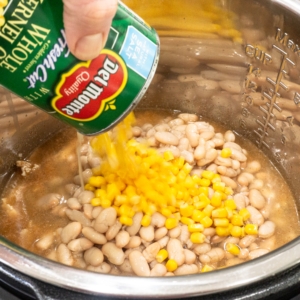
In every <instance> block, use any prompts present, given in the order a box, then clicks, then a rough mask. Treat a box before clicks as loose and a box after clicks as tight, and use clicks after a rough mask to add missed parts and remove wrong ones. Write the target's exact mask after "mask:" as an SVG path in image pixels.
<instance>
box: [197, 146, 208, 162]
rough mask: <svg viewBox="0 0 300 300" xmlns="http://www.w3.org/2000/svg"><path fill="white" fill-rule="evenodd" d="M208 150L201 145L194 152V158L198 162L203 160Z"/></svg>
mask: <svg viewBox="0 0 300 300" xmlns="http://www.w3.org/2000/svg"><path fill="white" fill-rule="evenodd" d="M205 154H206V150H205V146H204V145H199V146H197V148H196V149H195V151H194V158H195V159H196V160H200V159H203V158H204V157H205Z"/></svg>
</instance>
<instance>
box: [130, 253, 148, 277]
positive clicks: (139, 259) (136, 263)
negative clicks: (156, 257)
mask: <svg viewBox="0 0 300 300" xmlns="http://www.w3.org/2000/svg"><path fill="white" fill-rule="evenodd" d="M129 261H130V264H131V267H132V270H133V272H134V273H135V274H136V275H138V276H150V268H149V265H148V263H147V261H146V258H145V257H144V256H143V255H142V253H141V252H139V251H132V252H131V253H130V254H129Z"/></svg>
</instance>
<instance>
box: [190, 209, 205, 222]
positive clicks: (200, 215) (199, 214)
mask: <svg viewBox="0 0 300 300" xmlns="http://www.w3.org/2000/svg"><path fill="white" fill-rule="evenodd" d="M205 216H206V214H205V213H204V212H202V211H201V210H198V209H194V211H193V214H192V217H191V218H192V219H193V220H194V221H195V222H197V223H199V222H200V221H201V220H202V219H203V218H204V217H205Z"/></svg>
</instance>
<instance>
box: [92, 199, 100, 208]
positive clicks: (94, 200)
mask: <svg viewBox="0 0 300 300" xmlns="http://www.w3.org/2000/svg"><path fill="white" fill-rule="evenodd" d="M91 205H92V206H100V205H101V199H100V198H93V199H92V200H91Z"/></svg>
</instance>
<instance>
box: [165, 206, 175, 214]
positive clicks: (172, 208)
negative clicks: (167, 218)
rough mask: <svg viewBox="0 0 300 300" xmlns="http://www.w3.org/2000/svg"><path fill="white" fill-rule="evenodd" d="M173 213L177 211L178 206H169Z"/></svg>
mask: <svg viewBox="0 0 300 300" xmlns="http://www.w3.org/2000/svg"><path fill="white" fill-rule="evenodd" d="M167 208H168V209H169V210H170V211H171V212H172V213H175V212H176V211H177V209H176V207H174V206H168V207H167Z"/></svg>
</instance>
